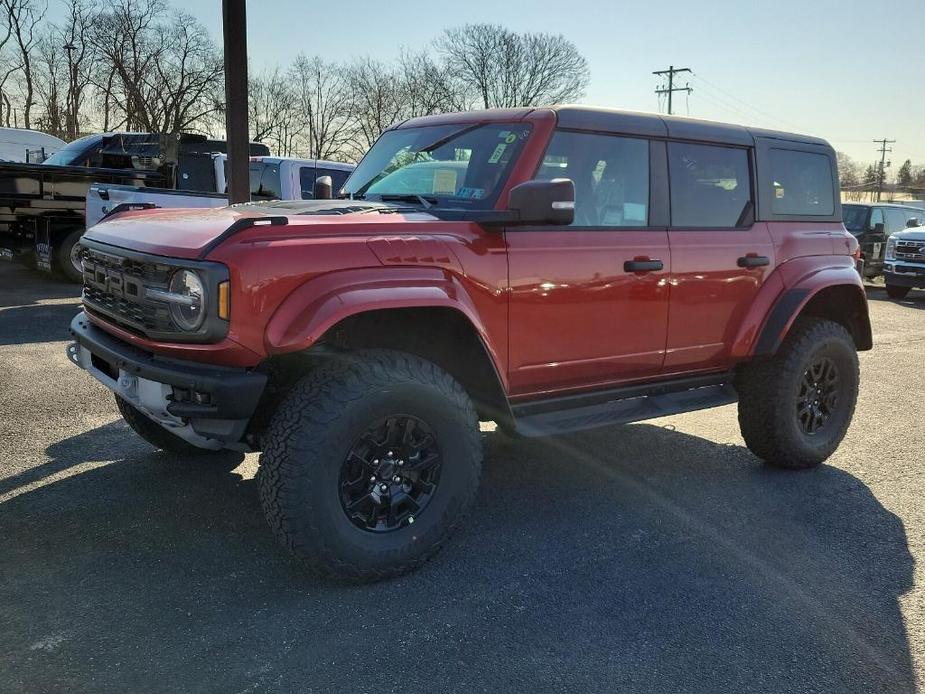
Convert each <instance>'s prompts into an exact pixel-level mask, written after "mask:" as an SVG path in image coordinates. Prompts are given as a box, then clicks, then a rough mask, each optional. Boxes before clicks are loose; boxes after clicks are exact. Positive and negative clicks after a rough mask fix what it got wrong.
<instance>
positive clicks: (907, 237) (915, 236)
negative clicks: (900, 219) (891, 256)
mask: <svg viewBox="0 0 925 694" xmlns="http://www.w3.org/2000/svg"><path fill="white" fill-rule="evenodd" d="M890 238H893V239H896V240H897V241H925V227H922V228H921V229H906V230H905V231H897V232H895V233H894V234H893V235H892V236H891V237H890Z"/></svg>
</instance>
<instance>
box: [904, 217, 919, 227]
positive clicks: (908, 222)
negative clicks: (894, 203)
mask: <svg viewBox="0 0 925 694" xmlns="http://www.w3.org/2000/svg"><path fill="white" fill-rule="evenodd" d="M918 225H919V220H918V219H916V218H915V217H909V219H907V220H906V228H907V229H909V228H911V227H917V226H918Z"/></svg>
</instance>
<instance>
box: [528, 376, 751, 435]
mask: <svg viewBox="0 0 925 694" xmlns="http://www.w3.org/2000/svg"><path fill="white" fill-rule="evenodd" d="M730 380H731V379H730ZM666 385H667V384H666ZM664 391H665V389H664V388H660V389H659V390H657V391H656V392H654V393H652V394H651V395H645V394H632V395H629V397H622V398H621V397H616V398H615V399H611V400H608V401H606V402H598V403H594V404H589V405H582V406H578V407H574V406H573V407H568V408H566V409H545V408H540V409H542V411H540V412H535V413H531V412H529V409H537V408H530V407H529V406H525V407H521V408H517V407H515V408H514V424H515V427H516V429H517V432H518V433H519V434H521V435H522V436H529V437H534V436H555V435H557V434H567V433H571V432H574V431H581V430H583V429H593V428H595V427H602V426H608V425H610V424H627V423H629V422H638V421H641V420H644V419H653V418H654V417H665V416H667V415H671V414H680V413H682V412H693V411H695V410H703V409H707V408H710V407H717V406H719V405H729V404H731V403H734V402H736V400H738V395H737V393H736V391H735V388H734V387H733V386H732V383H731V382H725V383H714V384H710V385H701V386H697V387H693V388H686V389H684V390H676V391H669V392H664ZM518 410H520V413H519V412H518Z"/></svg>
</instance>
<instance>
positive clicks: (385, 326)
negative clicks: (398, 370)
mask: <svg viewBox="0 0 925 694" xmlns="http://www.w3.org/2000/svg"><path fill="white" fill-rule="evenodd" d="M266 342H267V353H268V354H269V355H270V359H271V362H277V363H286V364H291V363H300V361H301V360H304V358H305V357H308V358H309V360H310V359H311V358H314V357H320V356H322V355H329V354H330V353H331V352H332V351H333V352H347V351H351V350H356V349H366V348H384V349H395V350H399V351H406V352H409V353H412V354H416V355H418V356H420V357H422V358H425V359H428V360H430V361H433V362H434V363H435V364H437V365H438V366H440V367H441V368H442V369H444V370H445V371H447V372H448V373H449V374H450V375H451V376H453V377H454V378H455V379H456V380H457V381H458V382H459V383H460V384H461V385H462V386H463V388H465V389H466V391H467V392H468V393H469V395H470V397H471V398H472V399H473V401H474V402H475V404H476V407H477V408H478V410H479V414H480V417H481V418H483V419H492V420H496V421H497V420H498V419H499V418H501V419H504V418H510V407H509V405H508V400H507V395H506V393H507V392H508V384H507V380H506V374H505V371H504V368H503V367H504V361H503V359H502V357H501V355H500V354H499V353H498V351H497V346H496V345H494V344H493V342H492V340H491V339H490V336H489V334H488V331H487V330H486V328H485V326H484V324H483V323H482V321H481V320H480V318H479V312H478V310H477V309H476V307H475V305H474V302H473V301H472V298H471V297H470V296H469V294H468V292H467V291H466V289H465V287H464V286H463V285H462V283H461V282H459V280H458V279H457V278H456V277H455V276H454V275H453V274H452V273H449V272H445V271H442V270H437V269H433V268H384V269H381V270H376V271H374V272H362V273H361V272H359V271H347V272H344V273H332V274H331V275H328V276H323V277H320V278H316V280H313V281H310V282H308V283H306V284H305V285H302V286H301V287H299V288H298V289H297V290H295V291H294V292H292V293H291V294H290V295H289V297H288V298H287V299H286V300H285V301H284V302H283V303H282V304H281V305H280V307H279V308H278V309H277V310H276V312H275V313H274V315H273V316H272V318H271V319H270V322H269V323H268V326H267V330H266ZM502 347H503V346H502Z"/></svg>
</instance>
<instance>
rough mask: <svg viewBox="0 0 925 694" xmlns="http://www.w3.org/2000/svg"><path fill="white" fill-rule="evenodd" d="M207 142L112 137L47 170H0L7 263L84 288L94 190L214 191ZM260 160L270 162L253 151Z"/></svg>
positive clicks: (59, 158)
mask: <svg viewBox="0 0 925 694" xmlns="http://www.w3.org/2000/svg"><path fill="white" fill-rule="evenodd" d="M226 150H227V147H226V143H225V141H224V140H211V139H208V138H207V137H205V136H204V135H194V134H180V135H179V136H175V137H171V136H168V135H158V134H152V133H104V134H97V135H87V136H86V137H82V138H80V139H78V140H74V141H73V142H71V143H70V144H68V145H67V146H66V147H64V148H63V149H61V150H59V151H58V152H56V153H55V154H53V155H52V156H51V157H49V158H48V159H46V160H45V161H44V162H43V163H42V164H19V163H0V257H4V258H6V259H8V260H17V261H20V262H23V263H25V264H27V265H31V266H33V267H36V268H38V269H41V270H46V271H49V272H50V271H57V272H59V273H61V274H62V275H64V276H65V277H67V278H68V279H70V280H72V281H74V282H79V281H81V273H82V270H81V267H80V260H79V258H78V257H77V249H78V243H77V242H78V241H79V240H80V237H81V235H82V234H83V232H84V230H85V221H84V213H85V208H86V200H87V191H88V190H89V188H90V186H91V185H92V184H94V183H111V184H124V185H131V186H144V187H146V188H176V189H179V190H191V191H198V190H209V189H210V187H211V185H212V178H211V176H212V170H211V167H212V154H214V153H215V152H225V151H226ZM250 150H251V151H250V153H251V155H252V156H255V155H268V154H269V153H270V151H269V149H268V148H267V146H266V145H263V144H259V143H252V144H251V148H250Z"/></svg>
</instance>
